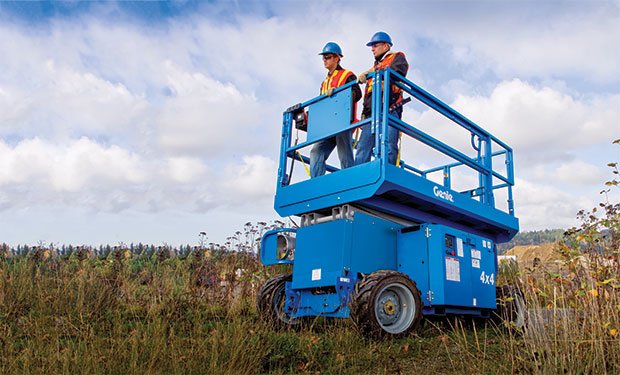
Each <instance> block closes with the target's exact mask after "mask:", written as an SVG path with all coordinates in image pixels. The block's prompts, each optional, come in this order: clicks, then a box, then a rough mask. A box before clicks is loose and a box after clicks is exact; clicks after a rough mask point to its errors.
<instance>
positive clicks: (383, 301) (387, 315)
mask: <svg viewBox="0 0 620 375" xmlns="http://www.w3.org/2000/svg"><path fill="white" fill-rule="evenodd" d="M415 310H416V305H415V299H414V297H413V293H412V292H411V290H409V288H407V287H406V286H405V285H403V284H400V283H392V284H388V285H386V286H385V287H383V288H382V289H381V290H380V291H379V293H377V298H376V299H375V316H376V317H377V322H378V323H379V325H380V326H381V328H382V329H383V330H385V331H386V332H389V333H392V334H397V333H401V332H405V331H406V330H407V329H409V327H411V324H412V323H413V320H414V319H415Z"/></svg>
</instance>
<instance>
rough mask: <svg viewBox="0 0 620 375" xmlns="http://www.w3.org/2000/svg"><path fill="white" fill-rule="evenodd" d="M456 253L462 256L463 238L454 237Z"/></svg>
mask: <svg viewBox="0 0 620 375" xmlns="http://www.w3.org/2000/svg"><path fill="white" fill-rule="evenodd" d="M456 255H458V256H460V257H462V256H463V239H462V238H457V239H456Z"/></svg>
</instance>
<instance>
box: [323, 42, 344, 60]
mask: <svg viewBox="0 0 620 375" xmlns="http://www.w3.org/2000/svg"><path fill="white" fill-rule="evenodd" d="M328 53H334V54H336V55H338V56H340V57H342V49H340V46H339V45H337V44H336V43H334V42H328V43H327V44H326V45H325V47H323V51H321V53H319V55H327V54H328Z"/></svg>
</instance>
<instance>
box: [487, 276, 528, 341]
mask: <svg viewBox="0 0 620 375" xmlns="http://www.w3.org/2000/svg"><path fill="white" fill-rule="evenodd" d="M526 317H527V310H526V306H525V297H524V296H523V293H522V292H521V290H520V289H519V288H518V287H516V286H514V285H502V286H498V287H497V309H496V310H495V311H494V312H493V313H492V314H491V319H492V320H493V321H494V322H495V323H497V324H498V325H502V326H505V327H508V328H511V329H516V330H519V331H520V330H523V328H524V327H525V323H526Z"/></svg>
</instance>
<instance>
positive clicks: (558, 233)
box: [497, 229, 565, 254]
mask: <svg viewBox="0 0 620 375" xmlns="http://www.w3.org/2000/svg"><path fill="white" fill-rule="evenodd" d="M564 232H565V230H564V229H545V230H534V231H530V232H519V233H518V234H517V235H516V236H515V237H514V238H513V239H512V240H511V241H510V242H506V243H503V244H499V245H497V252H498V253H499V254H504V253H505V252H506V251H507V250H508V249H512V248H513V247H515V246H526V245H541V244H546V243H551V242H556V241H558V240H561V239H562V237H563V236H564Z"/></svg>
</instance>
